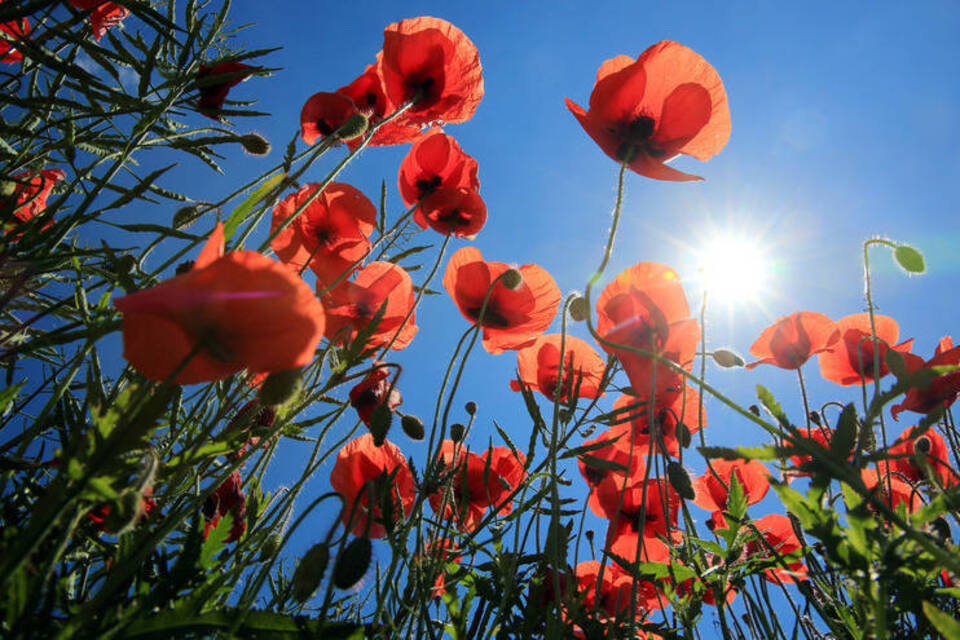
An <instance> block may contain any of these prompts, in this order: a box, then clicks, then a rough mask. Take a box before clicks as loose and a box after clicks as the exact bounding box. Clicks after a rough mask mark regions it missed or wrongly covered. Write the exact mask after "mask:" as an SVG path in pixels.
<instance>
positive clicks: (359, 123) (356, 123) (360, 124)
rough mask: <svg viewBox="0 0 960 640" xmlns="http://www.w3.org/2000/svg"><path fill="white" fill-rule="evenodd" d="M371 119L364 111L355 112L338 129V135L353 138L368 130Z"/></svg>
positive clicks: (345, 138)
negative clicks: (368, 118)
mask: <svg viewBox="0 0 960 640" xmlns="http://www.w3.org/2000/svg"><path fill="white" fill-rule="evenodd" d="M369 125H370V121H369V120H367V116H365V115H363V114H362V113H355V114H353V115H351V116H350V117H349V118H347V121H346V122H344V123H343V124H342V125H340V128H339V129H337V137H338V138H340V139H341V140H353V139H354V138H359V137H360V136H362V135H363V134H365V133H366V132H367V127H368V126H369Z"/></svg>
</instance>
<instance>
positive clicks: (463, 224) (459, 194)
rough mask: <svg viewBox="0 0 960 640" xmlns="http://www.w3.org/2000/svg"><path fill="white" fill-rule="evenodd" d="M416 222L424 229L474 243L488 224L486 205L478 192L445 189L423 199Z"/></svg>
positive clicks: (414, 219)
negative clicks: (450, 234)
mask: <svg viewBox="0 0 960 640" xmlns="http://www.w3.org/2000/svg"><path fill="white" fill-rule="evenodd" d="M413 221H414V222H416V223H417V224H418V225H420V226H421V227H422V228H424V229H426V228H427V227H430V228H431V229H433V230H434V231H437V232H438V233H442V234H443V235H447V234H449V233H452V234H453V235H455V236H456V237H458V238H466V239H467V240H473V239H474V238H476V237H477V234H478V233H479V232H480V230H481V229H483V225H484V224H485V223H486V222H487V205H486V204H484V202H483V198H481V197H480V195H479V194H478V193H476V192H475V191H470V190H468V189H452V188H442V189H438V190H436V191H434V192H433V193H431V194H430V195H428V196H427V197H426V198H424V199H423V201H422V202H421V203H420V206H419V207H417V209H416V211H414V212H413Z"/></svg>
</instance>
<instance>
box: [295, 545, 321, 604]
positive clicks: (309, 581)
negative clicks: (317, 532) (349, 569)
mask: <svg viewBox="0 0 960 640" xmlns="http://www.w3.org/2000/svg"><path fill="white" fill-rule="evenodd" d="M329 562H330V549H329V548H328V547H327V545H326V544H325V543H323V542H318V543H317V544H315V545H313V546H312V547H310V549H309V550H308V551H307V552H306V553H305V554H303V557H302V558H300V564H298V565H297V569H296V571H294V573H293V593H292V595H293V599H294V600H296V601H297V602H306V601H307V600H309V599H310V598H311V597H312V596H313V594H314V593H315V592H316V590H317V588H319V587H320V582H321V581H322V580H323V574H324V572H325V571H326V570H327V564H328V563H329Z"/></svg>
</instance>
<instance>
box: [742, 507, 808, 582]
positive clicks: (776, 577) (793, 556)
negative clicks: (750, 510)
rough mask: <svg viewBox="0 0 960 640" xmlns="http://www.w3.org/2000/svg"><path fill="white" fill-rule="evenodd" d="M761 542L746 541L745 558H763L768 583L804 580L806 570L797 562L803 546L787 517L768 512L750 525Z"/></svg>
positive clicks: (757, 540) (803, 565) (754, 540)
mask: <svg viewBox="0 0 960 640" xmlns="http://www.w3.org/2000/svg"><path fill="white" fill-rule="evenodd" d="M753 526H754V527H756V529H757V531H758V532H759V533H760V536H761V537H762V538H763V540H760V539H758V538H756V537H754V539H753V540H750V541H749V542H747V544H746V547H745V551H744V556H745V558H748V559H749V558H766V559H767V561H768V562H769V563H770V565H771V567H770V568H769V569H765V570H764V572H763V573H764V578H766V579H767V580H768V581H769V582H784V583H792V582H798V581H800V580H806V579H807V567H806V565H805V564H804V563H803V561H802V560H800V559H799V556H800V550H801V549H803V545H802V544H801V543H800V540H799V539H798V538H797V534H796V533H794V531H793V525H792V524H790V518H788V517H787V516H783V515H780V514H779V513H771V514H770V515H768V516H764V517H762V518H760V519H759V520H755V521H754V522H753Z"/></svg>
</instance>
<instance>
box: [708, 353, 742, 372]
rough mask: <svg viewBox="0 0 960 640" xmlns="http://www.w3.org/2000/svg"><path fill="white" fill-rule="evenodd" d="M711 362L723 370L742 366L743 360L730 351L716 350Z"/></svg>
mask: <svg viewBox="0 0 960 640" xmlns="http://www.w3.org/2000/svg"><path fill="white" fill-rule="evenodd" d="M713 361H714V362H716V363H717V364H718V365H720V366H721V367H723V368H725V369H730V368H732V367H742V366H743V365H744V361H743V358H741V357H740V356H739V355H737V354H736V353H735V352H733V351H731V350H730V349H716V350H715V351H714V352H713Z"/></svg>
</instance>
